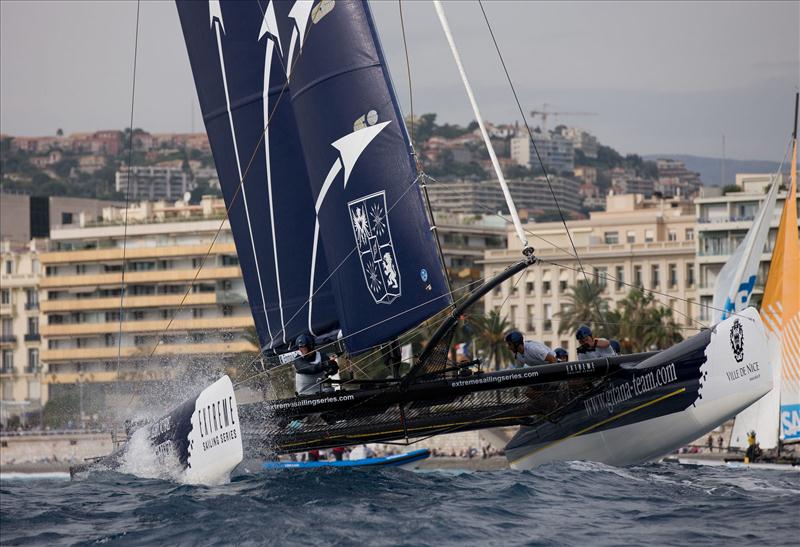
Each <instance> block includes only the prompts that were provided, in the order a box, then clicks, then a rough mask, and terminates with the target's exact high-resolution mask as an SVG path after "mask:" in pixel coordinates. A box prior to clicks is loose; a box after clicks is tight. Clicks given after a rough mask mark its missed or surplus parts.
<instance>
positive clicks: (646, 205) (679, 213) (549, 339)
mask: <svg viewBox="0 0 800 547" xmlns="http://www.w3.org/2000/svg"><path fill="white" fill-rule="evenodd" d="M525 228H526V230H527V231H528V234H529V236H528V241H529V243H530V244H531V245H532V246H533V247H534V248H535V249H536V256H537V257H539V258H540V259H542V262H541V263H539V264H536V265H534V266H531V267H529V268H528V269H527V270H525V271H523V272H521V273H520V274H518V275H517V276H515V277H514V278H512V279H510V280H508V281H506V282H505V283H503V284H502V285H501V286H500V287H498V288H496V289H495V290H494V291H493V292H492V293H490V294H489V295H487V296H486V309H487V310H496V311H498V312H499V313H500V315H501V316H503V317H505V318H506V319H508V321H509V323H510V324H511V325H513V326H514V327H515V328H517V329H519V330H520V331H521V332H522V333H523V334H524V335H525V337H526V338H530V339H534V340H540V341H542V342H544V343H545V344H546V345H548V346H549V347H550V348H556V347H559V346H561V347H563V348H564V349H566V350H567V351H568V352H569V354H570V357H571V358H572V359H575V358H576V349H577V344H576V341H575V336H574V333H572V332H566V333H563V334H559V333H558V330H559V326H560V325H559V320H558V316H557V314H558V312H560V311H561V310H562V306H563V305H564V304H565V303H566V297H565V295H566V294H567V293H568V292H569V291H570V290H571V288H572V287H574V286H575V285H576V284H577V283H579V282H582V281H583V279H584V277H583V274H582V273H581V272H580V265H579V264H578V261H577V260H576V259H575V258H574V256H572V247H571V244H570V241H569V238H568V237H567V234H566V232H565V231H564V226H563V224H562V223H560V222H547V223H532V224H527V225H526V226H525ZM569 229H570V235H571V236H572V239H573V241H574V242H575V246H576V248H577V252H578V256H579V257H580V261H581V263H582V265H583V268H584V271H586V272H587V275H588V276H589V279H598V280H600V282H601V283H602V284H603V285H604V292H603V295H604V296H605V297H608V298H609V305H610V307H611V308H612V309H613V308H614V307H615V306H616V304H617V303H618V302H620V301H621V300H622V299H624V298H625V297H626V296H627V295H628V293H629V292H630V290H631V288H632V286H638V287H642V288H644V289H650V290H653V291H657V292H658V293H660V294H655V295H654V296H655V298H656V300H657V301H658V302H660V303H661V304H663V305H665V306H669V307H671V308H672V309H673V310H674V315H675V320H676V321H677V322H678V323H679V324H681V325H683V326H685V327H689V328H697V327H700V324H699V323H698V322H697V316H698V309H697V305H696V303H697V287H696V280H697V278H696V274H695V264H694V258H695V241H694V230H695V219H694V209H693V207H692V205H691V203H690V202H686V201H678V200H663V199H659V200H646V199H644V198H643V196H641V195H638V196H637V195H621V196H608V198H607V203H606V211H601V212H593V213H591V218H590V219H588V220H579V221H572V222H570V223H569ZM521 258H522V254H521V247H520V243H519V241H518V240H517V239H516V237H514V236H513V234H509V246H508V248H507V249H505V250H500V251H487V252H486V257H485V267H486V275H488V276H492V275H496V274H499V273H500V272H501V271H502V270H504V269H505V268H507V267H509V266H510V265H512V264H513V263H515V262H517V261H519V260H520V259H521ZM687 332H688V333H690V334H693V333H694V332H696V331H694V330H689V331H687Z"/></svg>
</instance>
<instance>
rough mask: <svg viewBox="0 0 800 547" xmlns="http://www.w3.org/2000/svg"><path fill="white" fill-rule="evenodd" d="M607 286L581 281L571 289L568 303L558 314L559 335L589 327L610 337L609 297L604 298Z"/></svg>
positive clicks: (568, 294)
mask: <svg viewBox="0 0 800 547" xmlns="http://www.w3.org/2000/svg"><path fill="white" fill-rule="evenodd" d="M604 290H605V285H604V284H601V283H600V282H599V281H597V280H593V279H590V280H589V281H588V282H587V281H586V280H579V281H578V283H577V284H576V285H575V286H574V287H572V288H570V289H569V290H568V291H567V293H566V295H565V298H566V303H565V304H564V305H563V306H562V308H561V311H560V312H558V313H556V314H555V316H556V317H557V318H558V333H559V334H564V333H567V332H575V331H576V330H578V327H580V326H581V325H589V326H590V327H592V329H593V330H594V331H596V334H599V335H601V336H610V335H611V334H612V333H610V332H607V331H608V329H607V328H606V327H605V323H606V322H607V319H606V316H607V315H608V313H609V310H608V301H609V299H608V297H606V296H603V291H604Z"/></svg>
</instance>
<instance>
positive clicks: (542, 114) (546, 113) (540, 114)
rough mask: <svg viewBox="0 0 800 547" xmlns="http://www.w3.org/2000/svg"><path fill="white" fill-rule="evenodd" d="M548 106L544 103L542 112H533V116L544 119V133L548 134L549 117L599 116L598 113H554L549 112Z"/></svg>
mask: <svg viewBox="0 0 800 547" xmlns="http://www.w3.org/2000/svg"><path fill="white" fill-rule="evenodd" d="M547 107H548V104H547V103H544V104H543V105H542V109H541V110H531V116H534V117H536V116H538V117H540V118H542V132H544V133H547V117H548V116H597V112H553V111H550V110H547Z"/></svg>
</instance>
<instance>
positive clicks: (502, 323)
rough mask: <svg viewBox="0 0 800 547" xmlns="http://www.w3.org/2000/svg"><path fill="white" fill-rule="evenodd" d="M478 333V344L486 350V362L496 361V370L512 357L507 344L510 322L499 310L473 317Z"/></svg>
mask: <svg viewBox="0 0 800 547" xmlns="http://www.w3.org/2000/svg"><path fill="white" fill-rule="evenodd" d="M472 321H473V325H474V327H475V329H474V330H475V333H476V340H477V342H476V345H477V344H480V346H481V347H483V348H485V350H486V362H487V363H494V368H495V370H497V369H499V368H500V365H501V364H502V363H505V362H507V361H509V360H510V359H511V352H510V351H509V350H508V347H507V346H506V340H505V337H506V331H508V329H509V328H510V324H509V322H508V320H507V319H506V318H505V317H502V316H501V315H500V312H498V311H497V310H492V311H490V312H489V314H488V315H486V316H477V317H474V318H473V319H472Z"/></svg>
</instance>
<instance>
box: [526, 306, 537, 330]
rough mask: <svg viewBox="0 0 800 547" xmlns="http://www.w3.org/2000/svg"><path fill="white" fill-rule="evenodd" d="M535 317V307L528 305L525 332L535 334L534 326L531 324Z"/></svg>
mask: <svg viewBox="0 0 800 547" xmlns="http://www.w3.org/2000/svg"><path fill="white" fill-rule="evenodd" d="M534 317H536V307H535V306H532V305H529V306H528V324H527V330H528V332H530V333H534V332H536V325H534V324H533V318H534Z"/></svg>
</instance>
